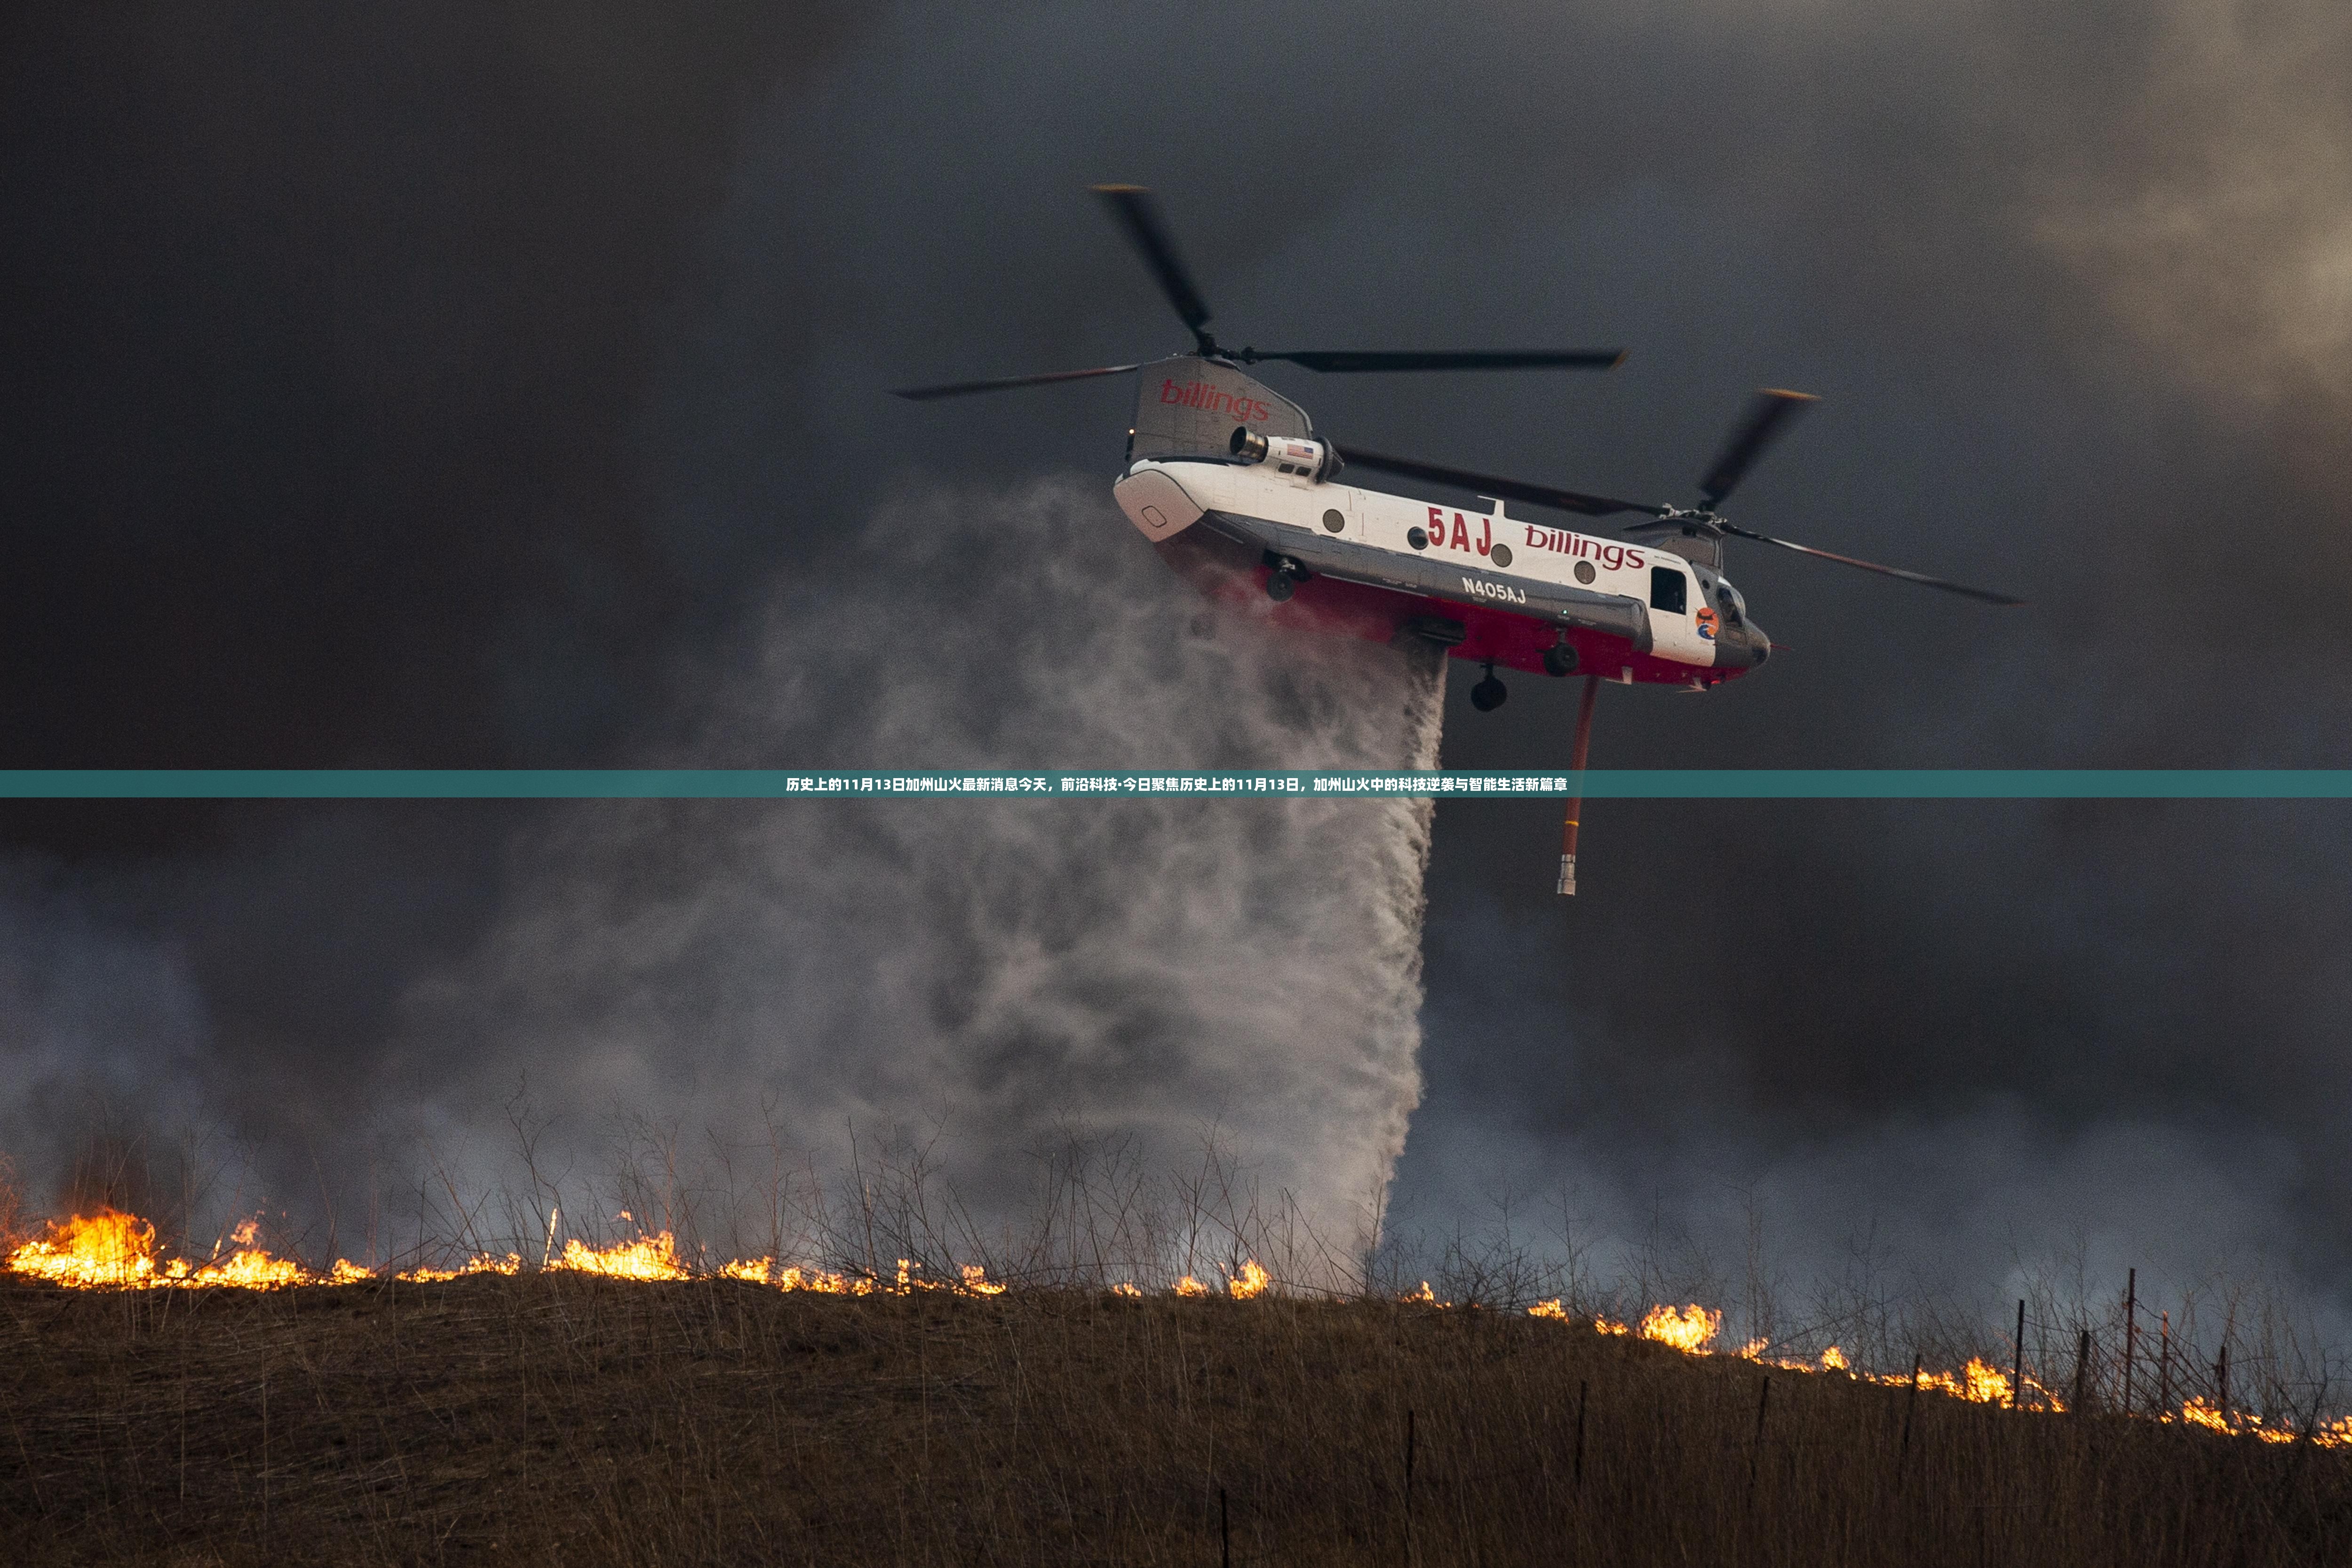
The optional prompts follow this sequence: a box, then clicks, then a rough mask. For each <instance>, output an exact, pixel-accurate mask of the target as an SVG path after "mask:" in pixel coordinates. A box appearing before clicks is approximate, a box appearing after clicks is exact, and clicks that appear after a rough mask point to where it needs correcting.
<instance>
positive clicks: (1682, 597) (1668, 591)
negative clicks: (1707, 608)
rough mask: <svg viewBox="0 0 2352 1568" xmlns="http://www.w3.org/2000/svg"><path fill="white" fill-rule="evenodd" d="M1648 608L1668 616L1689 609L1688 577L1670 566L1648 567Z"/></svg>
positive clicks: (1685, 611) (1685, 612)
mask: <svg viewBox="0 0 2352 1568" xmlns="http://www.w3.org/2000/svg"><path fill="white" fill-rule="evenodd" d="M1650 608H1652V609H1654V610H1663V611H1664V612H1665V613H1666V614H1667V615H1670V616H1680V615H1686V614H1688V613H1689V610H1690V579H1689V578H1688V577H1685V576H1684V575H1683V574H1681V573H1680V572H1677V571H1676V570H1675V568H1673V567H1671V566H1653V567H1651V568H1650Z"/></svg>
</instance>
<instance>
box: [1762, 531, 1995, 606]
mask: <svg viewBox="0 0 2352 1568" xmlns="http://www.w3.org/2000/svg"><path fill="white" fill-rule="evenodd" d="M1716 526H1717V528H1720V529H1722V530H1723V531H1724V532H1726V533H1730V534H1737V535H1738V537H1740V538H1741V539H1752V540H1754V541H1756V542H1757V543H1759V544H1777V545H1779V546H1780V548H1781V549H1783V550H1793V551H1795V552H1797V553H1798V554H1800V555H1817V556H1819V557H1820V558H1821V559H1822V560H1823V561H1834V562H1836V563H1838V564H1839V565H1841V566H1858V567H1860V568H1861V569H1862V570H1864V572H1875V573H1877V574H1879V575H1880V576H1882V577H1900V578H1902V579H1903V580H1904V581H1905V582H1906V583H1916V584H1920V585H1921V586H1922V587H1927V588H1941V589H1942V590H1943V591H1944V592H1945V593H1947V594H1960V595H1966V596H1967V597H1969V598H1971V599H1981V600H1983V601H1984V602H1985V603H1986V604H1988V605H2021V604H2023V603H2025V601H2024V600H2022V599H2013V598H2011V597H2010V596H2009V595H2007V594H1996V593H1994V592H1993V591H1992V590H1991V589H1990V588H1971V587H1969V585H1968V584H1965V583H1954V582H1951V581H1949V580H1948V579H1946V578H1942V577H1930V576H1928V575H1927V574H1926V573H1924V572H1906V571H1905V570H1903V568H1901V567H1900V566H1881V565H1880V564H1878V563H1876V562H1875V561H1857V560H1855V559H1854V558H1853V556H1851V555H1840V554H1838V553H1837V552H1835V551H1833V550H1816V549H1814V548H1813V547H1812V546H1811V545H1810V544H1794V543H1791V542H1789V541H1788V540H1785V539H1775V538H1773V537H1772V536H1771V535H1770V534H1769V533H1758V532H1756V531H1754V530H1753V529H1747V528H1735V527H1733V526H1732V525H1731V524H1730V523H1727V522H1724V521H1717V523H1716Z"/></svg>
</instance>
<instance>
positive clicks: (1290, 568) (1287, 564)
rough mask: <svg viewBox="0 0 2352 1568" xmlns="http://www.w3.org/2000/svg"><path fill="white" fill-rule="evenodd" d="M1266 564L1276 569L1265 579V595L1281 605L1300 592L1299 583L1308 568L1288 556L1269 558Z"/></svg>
mask: <svg viewBox="0 0 2352 1568" xmlns="http://www.w3.org/2000/svg"><path fill="white" fill-rule="evenodd" d="M1266 564H1267V565H1269V566H1271V567H1273V568H1274V570H1273V572H1272V573H1270V574H1267V577H1266V580H1265V596H1266V597H1267V598H1269V599H1272V600H1273V601H1274V602H1275V603H1276V604H1277V605H1279V604H1281V603H1282V602H1283V601H1284V600H1286V599H1287V598H1289V597H1290V595H1293V594H1296V593H1297V592H1298V584H1299V583H1300V581H1301V580H1303V579H1304V578H1305V577H1306V575H1307V569H1306V568H1305V567H1303V566H1301V565H1299V564H1298V563H1297V562H1296V561H1293V560H1291V559H1290V558H1289V557H1287V556H1281V557H1277V558H1275V559H1272V560H1269V561H1268V562H1267V563H1266Z"/></svg>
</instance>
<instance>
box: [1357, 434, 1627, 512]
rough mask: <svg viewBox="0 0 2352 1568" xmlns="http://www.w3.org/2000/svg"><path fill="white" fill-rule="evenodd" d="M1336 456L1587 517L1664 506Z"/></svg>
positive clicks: (1416, 463)
mask: <svg viewBox="0 0 2352 1568" xmlns="http://www.w3.org/2000/svg"><path fill="white" fill-rule="evenodd" d="M1339 458H1340V460H1341V461H1342V462H1344V463H1348V464H1351V465H1353V466H1354V467H1356V468H1376V469H1378V470H1379V471H1381V473H1384V474H1395V475H1397V476H1398V477H1399V478H1401V479H1426V480H1428V481H1429V482H1430V483H1431V484H1435V485H1453V486H1455V487H1457V488H1458V489H1465V490H1469V491H1472V492H1473V493H1475V494H1477V495H1482V496H1495V497H1498V498H1500V499H1501V500H1523V501H1526V502H1527V503H1528V505H1530V506H1549V507H1558V508H1559V510H1562V511H1577V512H1582V513H1583V514H1584V515H1585V516H1587V517H1608V516H1610V515H1611V514H1612V513H1614V512H1621V511H1645V512H1648V513H1649V514H1650V515H1651V516H1653V517H1655V516H1657V515H1658V514H1660V513H1661V512H1664V510H1666V509H1665V508H1664V507H1662V506H1644V505H1643V504H1642V503H1641V502H1640V501H1633V500H1610V499H1609V498H1608V497H1607V496H1589V495H1583V494H1580V493H1579V492H1578V491H1575V490H1563V489H1555V488H1553V487H1552V486H1550V485H1531V484H1528V482H1526V481H1525V480H1523V479H1496V477H1495V476H1494V475H1492V474H1474V473H1472V472H1471V471H1470V470H1469V469H1467V468H1447V467H1446V466H1445V465H1444V464H1443V463H1424V462H1423V461H1421V459H1419V458H1391V457H1387V456H1384V455H1383V454H1381V453H1379V452H1367V451H1363V450H1361V449H1360V448H1358V447H1342V448H1341V449H1340V451H1339Z"/></svg>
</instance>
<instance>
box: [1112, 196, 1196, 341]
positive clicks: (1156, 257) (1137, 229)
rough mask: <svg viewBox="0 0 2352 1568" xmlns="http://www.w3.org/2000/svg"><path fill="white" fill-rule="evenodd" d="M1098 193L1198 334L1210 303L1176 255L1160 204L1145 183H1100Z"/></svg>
mask: <svg viewBox="0 0 2352 1568" xmlns="http://www.w3.org/2000/svg"><path fill="white" fill-rule="evenodd" d="M1095 195H1098V196H1100V197H1102V199H1103V200H1104V201H1106V202H1108V203H1109V204H1110V214H1111V216H1112V217H1114V218H1116V219H1118V226H1119V227H1121V228H1123V229H1125V230H1126V231H1127V237H1128V239H1129V242H1130V243H1132V244H1133V245H1134V247H1135V248H1136V249H1137V250H1139V251H1140V252H1142V253H1143V262H1144V265H1145V266H1147V267H1149V268H1151V276H1152V277H1154V278H1156V279H1159V280H1160V292H1162V293H1164V294H1166V295H1167V296H1168V302H1169V303H1170V304H1171V305H1173V306H1175V307H1176V314H1177V315H1178V316H1179V317H1181V318H1182V320H1183V322H1184V324H1185V325H1186V326H1188V327H1190V328H1192V331H1194V332H1195V333H1198V332H1199V331H1200V330H1201V329H1202V327H1205V326H1207V325H1208V324H1209V303H1208V301H1207V300H1203V299H1202V298H1201V291H1200V290H1199V289H1195V288H1194V287H1192V273H1190V272H1189V271H1187V270H1185V268H1184V263H1183V260H1182V259H1181V258H1180V257H1178V256H1177V254H1176V241H1175V238H1174V237H1172V236H1171V235H1170V234H1169V232H1168V225H1167V223H1166V221H1165V220H1164V219H1162V218H1161V217H1160V204H1159V203H1157V202H1155V201H1153V200H1152V199H1151V193H1150V191H1147V190H1145V189H1144V188H1143V187H1142V186H1141V185H1097V186H1096V187H1095Z"/></svg>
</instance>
